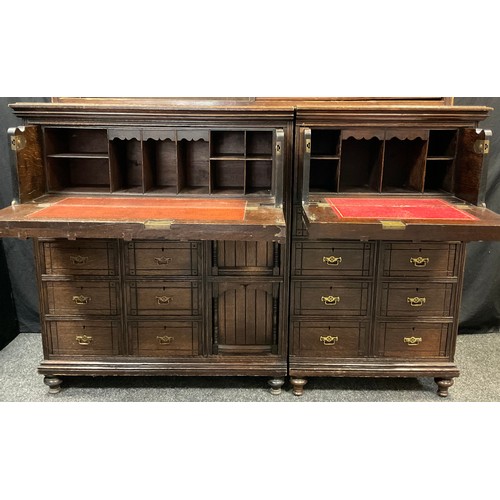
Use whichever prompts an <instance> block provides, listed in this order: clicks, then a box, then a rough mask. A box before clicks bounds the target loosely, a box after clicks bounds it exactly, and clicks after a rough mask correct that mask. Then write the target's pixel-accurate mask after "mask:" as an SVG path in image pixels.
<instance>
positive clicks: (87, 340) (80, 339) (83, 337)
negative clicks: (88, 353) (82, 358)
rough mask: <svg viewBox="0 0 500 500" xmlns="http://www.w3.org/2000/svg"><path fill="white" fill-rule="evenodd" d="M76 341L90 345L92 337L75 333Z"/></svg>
mask: <svg viewBox="0 0 500 500" xmlns="http://www.w3.org/2000/svg"><path fill="white" fill-rule="evenodd" d="M76 341H77V342H78V343H79V344H80V345H90V344H91V343H92V337H90V336H89V335H77V337H76Z"/></svg>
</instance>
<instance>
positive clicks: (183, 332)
mask: <svg viewBox="0 0 500 500" xmlns="http://www.w3.org/2000/svg"><path fill="white" fill-rule="evenodd" d="M12 107H13V109H14V111H15V112H16V114H17V115H18V116H20V117H22V118H24V120H25V126H23V127H19V128H16V129H13V130H11V131H10V132H11V144H12V149H13V155H14V159H15V166H16V173H17V180H18V182H17V184H16V189H17V196H16V200H15V202H14V203H13V204H12V206H10V207H8V208H5V209H3V210H2V211H1V212H0V235H1V236H10V237H18V238H33V240H34V244H35V255H36V262H37V273H38V282H39V289H40V290H39V291H40V310H41V317H42V338H43V347H44V360H43V362H42V363H41V365H40V367H39V372H40V373H42V374H44V375H45V382H46V384H47V385H48V386H49V387H50V391H51V392H57V391H59V390H60V386H61V383H62V378H63V377H65V376H71V375H169V374H172V375H259V376H267V377H268V378H269V384H270V386H271V392H273V393H274V394H278V393H279V392H280V391H281V387H282V385H283V384H284V382H285V376H287V375H289V376H290V377H291V384H292V389H293V392H294V393H295V394H296V395H301V394H302V393H303V390H304V385H305V384H306V381H307V377H309V376H374V377H378V376H384V377H392V376H395V377H399V376H404V377H408V376H410V377H411V376H433V377H435V379H436V382H437V384H438V393H439V394H440V395H441V396H446V395H447V391H448V388H449V387H450V386H451V385H452V383H453V378H454V377H456V376H458V374H459V371H458V368H457V367H456V365H455V363H454V351H455V341H456V334H457V328H458V323H457V322H458V313H459V305H460V294H461V288H462V281H463V267H464V262H465V243H466V242H467V241H474V240H485V239H492V240H494V239H500V216H498V215H497V214H494V213H492V212H491V211H489V210H487V209H486V208H485V207H484V204H483V201H484V189H485V183H486V168H485V166H484V165H483V160H484V154H485V152H486V151H487V148H488V133H487V132H486V131H483V130H480V129H478V125H479V122H480V120H482V119H484V117H486V116H487V114H488V109H487V108H477V107H475V108H469V107H456V106H451V105H449V103H448V102H446V101H440V100H436V101H433V102H425V101H422V100H415V101H411V100H407V101H404V102H403V101H401V102H398V101H394V100H393V101H389V102H387V101H384V102H383V101H380V102H374V101H373V100H368V101H360V100H358V101H335V100H319V99H317V100H313V101H310V100H309V101H308V100H297V99H291V100H288V101H287V100H278V99H257V100H249V101H248V102H242V101H234V102H226V103H217V102H212V101H211V102H209V103H207V102H201V101H198V102H197V101H189V102H178V101H168V100H165V101H162V100H148V101H140V100H136V101H130V100H111V101H105V100H104V101H103V100H78V99H75V100H71V99H66V100H64V99H63V100H60V101H59V102H55V103H51V104H32V103H30V104H15V105H13V106H12Z"/></svg>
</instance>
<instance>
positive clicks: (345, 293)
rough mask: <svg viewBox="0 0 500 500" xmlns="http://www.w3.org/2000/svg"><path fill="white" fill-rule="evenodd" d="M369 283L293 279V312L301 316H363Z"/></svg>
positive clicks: (366, 305)
mask: <svg viewBox="0 0 500 500" xmlns="http://www.w3.org/2000/svg"><path fill="white" fill-rule="evenodd" d="M370 296H371V283H366V282H346V281H336V282H325V281H296V282H295V283H294V284H293V299H294V301H293V314H296V315H304V316H366V315H367V314H368V308H369V304H370Z"/></svg>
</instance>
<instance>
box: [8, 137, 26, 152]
mask: <svg viewBox="0 0 500 500" xmlns="http://www.w3.org/2000/svg"><path fill="white" fill-rule="evenodd" d="M25 147H26V137H24V135H13V136H11V138H10V149H12V151H21V150H22V149H24V148H25Z"/></svg>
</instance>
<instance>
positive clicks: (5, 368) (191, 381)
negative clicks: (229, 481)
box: [0, 333, 500, 403]
mask: <svg viewBox="0 0 500 500" xmlns="http://www.w3.org/2000/svg"><path fill="white" fill-rule="evenodd" d="M41 359H42V348H41V337H40V334H33V333H24V334H21V335H19V336H18V337H17V338H16V339H14V341H12V342H11V343H10V344H9V345H8V346H7V347H5V348H4V349H3V350H2V351H0V401H3V402H64V401H68V402H108V401H109V402H128V401H134V402H153V401H155V402H156V401H158V402H184V401H189V402H202V401H207V402H218V401H221V402H292V401H293V402H297V403H299V402H323V401H325V402H336V401H339V402H351V401H352V402H355V401H362V402H377V401H385V402H443V403H445V402H490V401H491V402H499V401H500V333H490V334H475V335H459V337H458V342H457V352H456V356H455V360H456V363H457V365H458V367H459V369H460V370H461V376H460V377H459V378H457V379H456V380H455V385H454V386H453V387H452V388H451V389H450V395H449V397H448V398H440V397H438V396H437V395H436V385H435V384H434V381H433V379H431V378H418V379H364V378H357V379H356V378H321V379H320V378H311V379H309V382H308V384H307V385H306V391H305V393H304V396H302V397H300V398H298V397H296V396H294V395H293V394H292V392H291V390H290V386H289V384H288V383H287V384H285V386H284V390H283V392H282V394H281V395H280V396H272V395H271V394H269V392H268V391H267V380H266V378H262V377H95V378H93V377H72V378H67V379H66V382H65V383H64V384H63V390H62V391H61V392H60V393H59V394H56V395H49V394H48V393H47V387H46V386H45V385H44V384H43V377H42V376H41V375H38V373H37V367H38V364H39V362H40V361H41Z"/></svg>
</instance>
